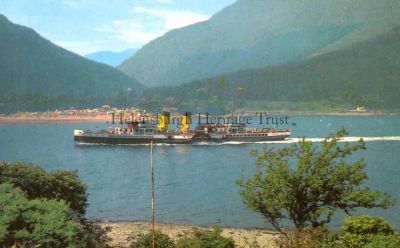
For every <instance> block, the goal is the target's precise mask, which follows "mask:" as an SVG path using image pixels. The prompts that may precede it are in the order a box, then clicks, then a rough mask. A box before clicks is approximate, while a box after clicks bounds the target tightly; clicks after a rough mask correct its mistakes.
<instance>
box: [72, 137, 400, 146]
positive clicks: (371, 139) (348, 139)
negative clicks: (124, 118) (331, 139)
mask: <svg viewBox="0 0 400 248" xmlns="http://www.w3.org/2000/svg"><path fill="white" fill-rule="evenodd" d="M324 139H325V138H306V141H311V142H315V143H318V142H322V141H324ZM360 139H363V140H364V141H365V142H375V141H400V136H382V137H344V138H342V139H340V140H339V142H357V141H359V140H360ZM300 140H301V138H287V139H285V140H280V141H260V142H240V141H228V142H221V143H214V142H199V143H194V144H192V145H193V146H221V145H243V144H293V143H298V142H299V141H300ZM78 145H81V146H96V145H100V146H104V145H106V146H109V145H107V144H89V143H78ZM149 145H150V144H129V145H119V146H149ZM155 145H156V146H185V145H184V144H155Z"/></svg>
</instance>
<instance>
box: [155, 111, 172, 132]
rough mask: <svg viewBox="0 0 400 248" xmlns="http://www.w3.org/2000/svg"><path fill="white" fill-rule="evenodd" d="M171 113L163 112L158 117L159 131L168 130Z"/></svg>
mask: <svg viewBox="0 0 400 248" xmlns="http://www.w3.org/2000/svg"><path fill="white" fill-rule="evenodd" d="M170 116H171V115H170V113H169V112H163V113H162V114H161V115H160V116H159V117H158V124H157V130H158V131H159V132H166V131H167V130H168V124H169V121H170Z"/></svg>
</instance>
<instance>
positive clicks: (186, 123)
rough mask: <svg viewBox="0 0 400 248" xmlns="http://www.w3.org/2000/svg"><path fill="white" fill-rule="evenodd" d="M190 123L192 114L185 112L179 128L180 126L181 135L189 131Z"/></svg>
mask: <svg viewBox="0 0 400 248" xmlns="http://www.w3.org/2000/svg"><path fill="white" fill-rule="evenodd" d="M191 122H192V113H188V112H186V113H185V114H183V115H182V118H181V126H180V131H181V133H186V132H188V131H189V128H190V123H191Z"/></svg>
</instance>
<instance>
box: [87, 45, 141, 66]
mask: <svg viewBox="0 0 400 248" xmlns="http://www.w3.org/2000/svg"><path fill="white" fill-rule="evenodd" d="M136 51H137V49H133V48H131V49H126V50H125V51H122V52H112V51H100V52H94V53H90V54H88V55H86V56H85V57H86V58H88V59H90V60H93V61H96V62H100V63H103V64H106V65H109V66H112V67H117V66H118V65H120V64H121V63H122V62H124V61H125V60H126V59H127V58H129V57H131V56H132V55H134V54H135V52H136Z"/></svg>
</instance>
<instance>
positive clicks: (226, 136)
mask: <svg viewBox="0 0 400 248" xmlns="http://www.w3.org/2000/svg"><path fill="white" fill-rule="evenodd" d="M169 121H170V114H169V113H167V112H165V113H163V114H162V115H161V116H160V117H159V118H158V124H153V123H145V122H137V121H131V122H128V123H127V125H125V126H119V127H115V128H110V129H108V130H100V131H83V130H74V140H75V142H76V143H78V144H79V143H84V144H109V145H112V144H121V145H128V144H150V143H151V142H153V143H155V144H191V143H199V142H213V143H222V142H231V141H237V142H249V143H250V142H263V141H278V140H284V139H285V138H287V137H289V136H290V135H291V131H290V130H288V129H275V128H248V127H246V125H245V124H244V123H229V124H221V123H218V124H200V125H198V126H197V127H196V128H195V129H193V130H191V129H190V124H189V123H191V114H190V113H185V114H184V115H183V116H182V117H181V119H180V125H179V129H178V130H170V129H168V123H169Z"/></svg>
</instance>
